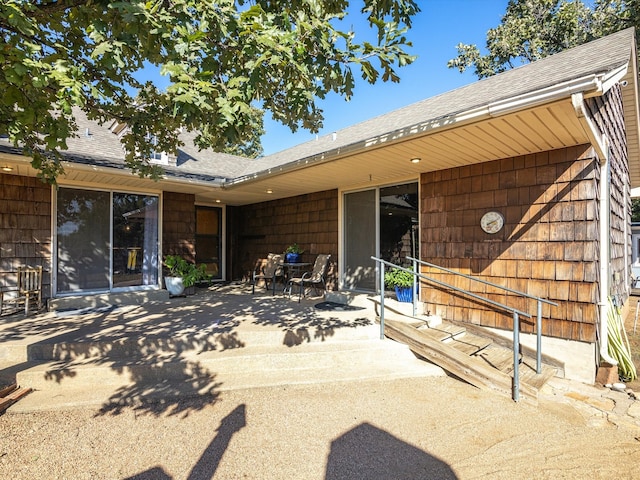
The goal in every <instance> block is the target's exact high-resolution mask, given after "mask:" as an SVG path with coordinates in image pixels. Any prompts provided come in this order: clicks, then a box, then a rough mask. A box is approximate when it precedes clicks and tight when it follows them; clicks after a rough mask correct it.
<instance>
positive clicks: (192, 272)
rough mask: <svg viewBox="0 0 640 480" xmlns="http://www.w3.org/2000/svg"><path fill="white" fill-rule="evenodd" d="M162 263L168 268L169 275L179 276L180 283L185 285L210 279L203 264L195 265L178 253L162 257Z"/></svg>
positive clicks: (190, 285)
mask: <svg viewBox="0 0 640 480" xmlns="http://www.w3.org/2000/svg"><path fill="white" fill-rule="evenodd" d="M164 264H165V266H166V267H167V268H168V269H169V276H171V277H181V278H182V284H183V285H184V286H185V287H192V286H193V285H195V284H196V283H198V282H203V281H206V280H209V279H210V275H208V274H207V273H206V268H207V267H206V266H205V264H204V263H203V264H201V265H196V264H194V263H190V262H187V261H186V260H185V259H184V258H182V257H181V256H179V255H167V256H166V257H164Z"/></svg>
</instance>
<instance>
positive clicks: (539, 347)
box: [536, 299, 542, 375]
mask: <svg viewBox="0 0 640 480" xmlns="http://www.w3.org/2000/svg"><path fill="white" fill-rule="evenodd" d="M536 373H537V374H538V375H539V374H541V373H542V302H541V301H540V299H538V316H537V319H536Z"/></svg>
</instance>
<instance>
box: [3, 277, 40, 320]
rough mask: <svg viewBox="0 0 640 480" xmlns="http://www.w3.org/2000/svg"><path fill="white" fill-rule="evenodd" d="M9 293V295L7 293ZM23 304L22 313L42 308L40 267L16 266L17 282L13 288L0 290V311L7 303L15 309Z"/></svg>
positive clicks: (27, 313)
mask: <svg viewBox="0 0 640 480" xmlns="http://www.w3.org/2000/svg"><path fill="white" fill-rule="evenodd" d="M7 294H9V295H7ZM22 304H24V314H25V315H29V311H30V310H31V309H32V308H35V310H36V311H38V310H40V309H41V308H42V267H28V266H25V267H18V282H17V287H16V289H14V290H2V291H0V313H2V312H3V311H4V310H5V308H6V307H7V306H8V305H9V306H10V305H13V306H14V309H12V310H17V309H18V308H19V306H20V305H22Z"/></svg>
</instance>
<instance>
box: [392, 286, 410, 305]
mask: <svg viewBox="0 0 640 480" xmlns="http://www.w3.org/2000/svg"><path fill="white" fill-rule="evenodd" d="M395 289H396V298H397V299H398V301H399V302H405V303H411V302H413V288H411V287H395Z"/></svg>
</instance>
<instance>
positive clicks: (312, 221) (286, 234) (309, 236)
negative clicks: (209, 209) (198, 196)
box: [232, 190, 338, 289]
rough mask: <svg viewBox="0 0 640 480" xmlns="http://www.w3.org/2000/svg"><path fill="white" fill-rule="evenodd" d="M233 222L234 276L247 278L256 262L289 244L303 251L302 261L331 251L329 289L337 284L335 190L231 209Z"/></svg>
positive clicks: (281, 250)
mask: <svg viewBox="0 0 640 480" xmlns="http://www.w3.org/2000/svg"><path fill="white" fill-rule="evenodd" d="M233 216H234V220H233V222H232V224H233V228H234V233H235V235H236V237H235V238H234V240H233V244H234V245H235V246H236V248H235V249H234V261H233V264H234V266H235V269H234V272H233V276H234V278H250V276H251V271H252V269H253V267H254V265H255V262H256V260H257V259H259V258H265V257H266V256H267V254H268V253H282V252H284V251H285V249H286V248H287V247H288V246H289V245H291V244H292V243H297V244H298V245H299V246H300V247H301V248H302V249H303V250H304V253H303V255H302V261H303V262H310V263H313V262H314V261H315V257H316V255H318V254H320V253H329V254H331V265H330V267H329V275H328V282H327V284H328V288H330V289H334V288H336V286H337V262H338V191H337V190H329V191H324V192H316V193H310V194H307V195H300V196H297V197H291V198H283V199H281V200H273V201H270V202H263V203H257V204H253V205H246V206H242V207H238V208H235V209H234V215H233Z"/></svg>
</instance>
